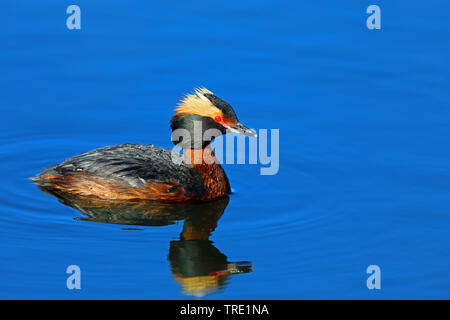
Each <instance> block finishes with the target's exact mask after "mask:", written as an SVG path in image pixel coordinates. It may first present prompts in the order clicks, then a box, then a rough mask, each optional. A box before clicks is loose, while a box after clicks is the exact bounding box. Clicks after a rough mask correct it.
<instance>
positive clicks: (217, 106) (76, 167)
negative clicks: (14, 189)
mask: <svg viewBox="0 0 450 320" xmlns="http://www.w3.org/2000/svg"><path fill="white" fill-rule="evenodd" d="M170 126H171V129H172V141H173V143H174V144H176V145H177V146H180V147H182V148H183V156H180V157H179V158H178V160H177V161H174V157H173V150H170V149H163V148H159V147H155V146H153V145H137V144H120V145H115V146H108V147H104V148H99V149H95V150H92V151H88V152H86V153H83V154H80V155H77V156H74V157H72V158H70V159H67V160H66V161H64V162H62V163H60V164H58V165H56V166H53V167H50V168H47V169H45V170H44V171H42V172H41V173H40V174H38V175H37V176H35V177H33V178H31V180H33V181H34V182H35V183H36V184H37V185H38V186H40V187H42V188H44V189H47V190H55V191H59V192H65V193H69V194H73V195H79V196H90V197H95V198H99V199H109V200H138V199H141V200H151V201H158V202H167V203H177V202H199V201H209V200H212V199H215V198H219V197H221V196H224V195H226V194H229V193H230V192H231V189H230V183H229V181H228V178H227V175H226V174H225V171H224V170H223V168H222V166H221V165H220V163H218V161H217V159H216V157H215V155H214V152H213V151H212V149H211V146H210V143H211V141H212V140H213V139H214V138H215V137H216V136H218V135H221V134H225V133H227V132H228V131H230V132H235V133H240V134H244V135H248V136H256V133H255V131H253V130H251V129H249V128H247V127H245V126H244V125H242V124H241V123H240V122H239V121H238V118H237V116H236V114H235V112H234V110H233V108H232V107H231V106H230V105H229V104H228V103H227V102H225V101H224V100H222V99H220V98H218V97H217V96H216V95H214V94H213V93H212V92H211V91H209V90H207V89H205V88H198V89H195V90H194V92H193V93H191V94H187V95H186V96H185V97H184V98H183V99H182V100H180V103H179V104H178V105H177V107H176V109H175V113H174V115H173V116H172V120H171V123H170ZM178 129H179V131H178ZM200 129H201V130H200ZM209 129H215V131H214V132H215V135H208V134H205V133H208V132H207V130H209ZM198 130H200V132H197V131H198ZM180 132H181V133H187V135H183V134H181V135H179V134H178V133H180ZM186 137H187V139H186Z"/></svg>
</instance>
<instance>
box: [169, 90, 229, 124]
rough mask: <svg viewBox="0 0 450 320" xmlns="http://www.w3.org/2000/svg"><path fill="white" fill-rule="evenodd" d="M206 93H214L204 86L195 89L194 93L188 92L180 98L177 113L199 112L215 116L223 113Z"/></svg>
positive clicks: (201, 114) (202, 114)
mask: <svg viewBox="0 0 450 320" xmlns="http://www.w3.org/2000/svg"><path fill="white" fill-rule="evenodd" d="M205 94H213V93H212V92H211V91H209V90H208V89H206V88H204V87H200V88H196V89H194V92H193V93H189V94H187V95H186V96H184V98H183V99H181V100H180V102H179V103H178V105H177V107H176V108H175V115H183V114H198V115H200V116H204V117H211V118H213V117H214V116H216V115H218V114H221V113H222V112H221V111H220V110H219V109H218V108H217V107H216V106H214V105H213V104H212V103H211V101H210V100H209V99H208V98H207V97H205Z"/></svg>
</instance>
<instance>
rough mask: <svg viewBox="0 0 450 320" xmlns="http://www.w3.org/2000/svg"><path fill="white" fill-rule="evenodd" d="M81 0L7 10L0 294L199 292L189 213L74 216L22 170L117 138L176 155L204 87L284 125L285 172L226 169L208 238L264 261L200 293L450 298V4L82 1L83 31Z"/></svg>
mask: <svg viewBox="0 0 450 320" xmlns="http://www.w3.org/2000/svg"><path fill="white" fill-rule="evenodd" d="M70 4H72V3H69V2H64V1H39V2H30V1H18V0H15V1H9V2H8V3H4V4H3V5H2V8H1V11H0V21H1V22H0V26H1V30H2V31H1V32H0V37H1V38H0V40H1V43H2V45H1V50H0V61H1V73H0V74H1V76H0V88H1V89H0V106H1V108H2V113H1V117H0V124H1V126H0V163H1V166H0V177H1V182H2V183H1V184H0V237H1V239H0V298H8V299H9V298H63V299H72V298H74V299H78V298H138V299H141V298H142V299H144V298H151V299H183V298H190V297H189V296H186V295H183V294H182V293H181V291H182V289H181V287H180V285H179V284H177V283H176V282H175V281H174V280H173V278H172V275H171V272H170V266H169V262H168V259H167V254H168V248H169V241H170V240H174V239H177V238H178V235H179V233H180V230H181V227H182V223H178V224H176V225H172V226H168V227H159V228H154V227H142V228H141V230H124V228H123V227H122V226H120V225H111V224H101V223H89V222H82V221H76V220H74V218H75V217H78V216H80V213H79V212H78V211H76V210H75V209H72V208H69V207H66V206H63V205H62V204H60V203H58V202H57V201H56V199H55V198H53V197H51V196H49V195H47V194H44V193H42V192H41V191H39V190H38V189H37V188H36V187H35V186H34V185H33V184H32V183H31V182H30V181H28V180H27V179H26V178H27V177H30V176H33V175H35V174H37V173H38V172H40V171H41V170H42V169H43V168H45V167H48V166H50V165H53V164H56V163H58V162H60V161H62V160H64V159H66V158H68V157H70V156H72V155H75V154H78V153H81V152H84V151H87V150H90V149H93V148H97V147H101V146H105V145H112V144H118V143H125V142H132V143H153V144H155V145H159V146H164V147H171V143H170V131H169V126H168V124H169V119H170V116H171V114H172V110H173V107H174V106H175V104H176V103H177V100H178V99H179V98H180V97H181V96H182V95H183V94H185V93H186V92H188V91H190V90H192V88H194V87H197V86H201V85H203V86H206V87H207V88H209V89H210V90H212V91H214V93H216V94H217V95H218V96H220V97H222V98H223V99H225V100H227V101H228V102H230V103H231V104H232V105H233V106H234V108H235V110H236V112H237V114H238V116H239V119H240V120H241V121H242V122H243V123H245V124H247V125H249V126H250V127H253V128H257V129H261V128H266V129H280V171H279V173H278V174H277V175H274V176H261V175H260V174H259V169H260V165H234V166H233V165H227V166H226V168H225V169H226V171H227V174H228V176H229V179H230V181H231V184H232V187H233V189H234V191H235V193H234V194H233V195H232V196H231V200H230V203H229V205H228V208H227V209H226V211H225V214H224V215H223V217H222V219H221V220H220V221H219V225H218V227H217V229H216V231H215V232H214V234H213V235H212V237H211V240H212V241H214V245H215V246H216V247H217V248H218V249H219V250H220V251H221V252H223V253H224V254H225V255H227V256H228V259H229V260H230V261H238V260H249V261H251V262H252V263H253V264H254V271H253V272H251V273H248V274H242V275H235V276H233V277H232V278H231V280H230V281H229V283H228V285H227V286H226V287H225V288H224V289H222V290H219V291H218V292H216V293H214V294H212V295H208V296H206V297H204V298H214V299H302V298H344V299H346V298H364V299H380V298H387V299H393V298H395V299H399V298H413V299H418V298H450V293H449V292H450V276H449V273H448V270H449V266H450V242H449V240H450V234H449V223H450V202H449V191H450V170H449V163H450V152H449V149H448V141H449V137H450V108H449V105H450V90H449V89H450V80H449V79H450V77H449V76H450V59H449V53H450V42H449V41H448V40H449V36H450V23H449V21H448V12H449V11H450V3H449V2H448V1H437V0H429V1H426V2H421V1H379V0H377V1H375V2H373V3H372V2H367V1H345V2H342V1H341V2H338V1H331V0H315V1H233V2H230V1H192V2H191V1H170V2H165V3H163V2H161V1H159V2H156V1H154V2H148V1H81V0H79V1H76V3H75V4H77V5H79V6H80V7H81V15H82V29H81V30H72V31H71V30H68V29H67V28H66V18H67V16H68V15H67V14H66V8H67V6H68V5H70ZM370 4H378V5H379V6H380V7H381V14H382V22H381V23H382V29H381V30H373V31H371V30H368V29H367V28H366V18H367V17H368V15H367V14H366V13H365V11H366V8H367V6H368V5H370ZM71 264H77V265H79V266H80V267H81V270H82V290H79V291H77V290H73V291H70V290H68V289H67V288H66V277H67V276H68V275H67V274H66V273H65V270H66V267H67V266H68V265H71ZM372 264H376V265H379V266H380V267H381V272H382V284H381V285H382V289H381V290H372V291H371V290H368V289H367V287H366V279H367V277H368V275H367V274H366V268H367V266H369V265H372Z"/></svg>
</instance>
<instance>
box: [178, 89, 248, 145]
mask: <svg viewBox="0 0 450 320" xmlns="http://www.w3.org/2000/svg"><path fill="white" fill-rule="evenodd" d="M170 127H171V128H172V142H173V143H174V144H176V145H178V146H181V147H183V148H189V149H200V148H204V147H205V146H207V145H208V144H209V143H211V141H212V140H213V139H214V138H215V137H217V136H220V135H222V134H226V133H227V132H235V133H240V134H244V135H247V136H252V137H256V132H255V131H253V130H251V129H249V128H247V127H245V126H244V125H243V124H241V123H240V122H239V120H238V118H237V116H236V113H235V112H234V110H233V108H232V107H231V106H230V105H229V104H228V103H227V102H225V101H224V100H222V99H220V98H219V97H217V96H216V95H215V94H214V93H212V92H211V91H209V90H207V89H205V88H200V89H196V90H195V91H194V93H193V94H188V95H187V96H185V97H184V99H182V100H181V101H180V103H179V104H178V106H177V108H176V109H175V114H174V115H173V117H172V121H171V123H170Z"/></svg>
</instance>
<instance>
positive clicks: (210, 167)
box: [183, 145, 231, 199]
mask: <svg viewBox="0 0 450 320" xmlns="http://www.w3.org/2000/svg"><path fill="white" fill-rule="evenodd" d="M183 153H184V155H185V160H186V162H188V163H190V164H191V165H192V166H193V167H194V168H196V169H197V170H198V171H199V172H200V174H201V175H202V178H203V184H204V186H205V189H206V191H207V193H208V195H207V197H208V198H211V199H213V198H217V197H220V196H223V195H226V194H229V193H230V192H231V189H230V183H229V182H228V177H227V175H226V173H225V171H224V170H223V168H222V166H221V165H220V163H219V161H218V160H217V158H216V156H215V154H214V152H213V151H212V149H211V147H210V146H209V145H208V146H206V147H204V148H203V149H184V151H183Z"/></svg>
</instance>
